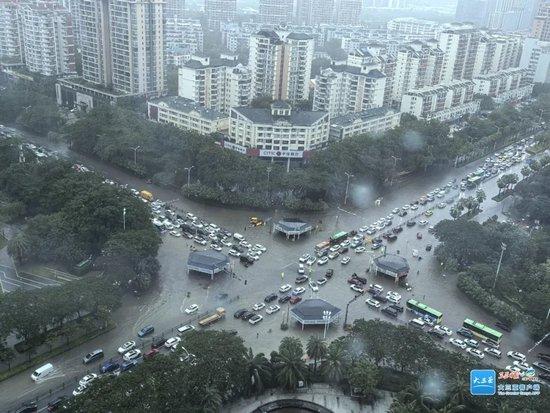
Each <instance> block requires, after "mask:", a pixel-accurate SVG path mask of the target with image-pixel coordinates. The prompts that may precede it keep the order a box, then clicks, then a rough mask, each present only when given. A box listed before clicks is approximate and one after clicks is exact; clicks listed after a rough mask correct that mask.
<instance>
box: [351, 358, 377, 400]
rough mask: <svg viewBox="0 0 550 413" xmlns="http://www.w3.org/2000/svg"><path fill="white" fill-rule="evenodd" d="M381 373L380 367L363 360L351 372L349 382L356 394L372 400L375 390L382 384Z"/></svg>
mask: <svg viewBox="0 0 550 413" xmlns="http://www.w3.org/2000/svg"><path fill="white" fill-rule="evenodd" d="M380 378H381V375H380V371H379V370H378V367H376V366H375V365H374V364H372V363H371V362H369V361H368V360H365V359H362V360H360V361H359V362H358V363H357V364H355V365H354V366H353V367H352V368H351V370H350V372H349V382H350V385H351V387H352V388H353V389H354V391H355V392H357V393H359V394H361V395H363V396H364V397H367V398H369V399H371V398H372V397H373V395H374V392H375V388H376V386H377V385H378V383H379V382H380Z"/></svg>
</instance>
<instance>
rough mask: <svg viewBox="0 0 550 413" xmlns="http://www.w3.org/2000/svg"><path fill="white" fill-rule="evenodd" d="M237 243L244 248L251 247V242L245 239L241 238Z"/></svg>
mask: <svg viewBox="0 0 550 413" xmlns="http://www.w3.org/2000/svg"><path fill="white" fill-rule="evenodd" d="M239 245H240V246H241V247H243V248H246V249H250V248H252V244H251V243H250V242H248V241H245V240H242V241H241V242H239Z"/></svg>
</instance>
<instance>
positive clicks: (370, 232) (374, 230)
mask: <svg viewBox="0 0 550 413" xmlns="http://www.w3.org/2000/svg"><path fill="white" fill-rule="evenodd" d="M374 234H376V228H374V227H369V229H368V230H367V235H374Z"/></svg>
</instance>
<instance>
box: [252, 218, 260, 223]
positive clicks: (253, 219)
mask: <svg viewBox="0 0 550 413" xmlns="http://www.w3.org/2000/svg"><path fill="white" fill-rule="evenodd" d="M258 221H260V218H258V217H250V223H251V224H256V223H257V222H258Z"/></svg>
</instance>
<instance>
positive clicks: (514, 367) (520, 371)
mask: <svg viewBox="0 0 550 413" xmlns="http://www.w3.org/2000/svg"><path fill="white" fill-rule="evenodd" d="M504 370H508V371H515V372H518V373H519V374H520V376H522V377H523V371H522V370H521V369H520V368H519V367H517V366H506V367H504Z"/></svg>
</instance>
